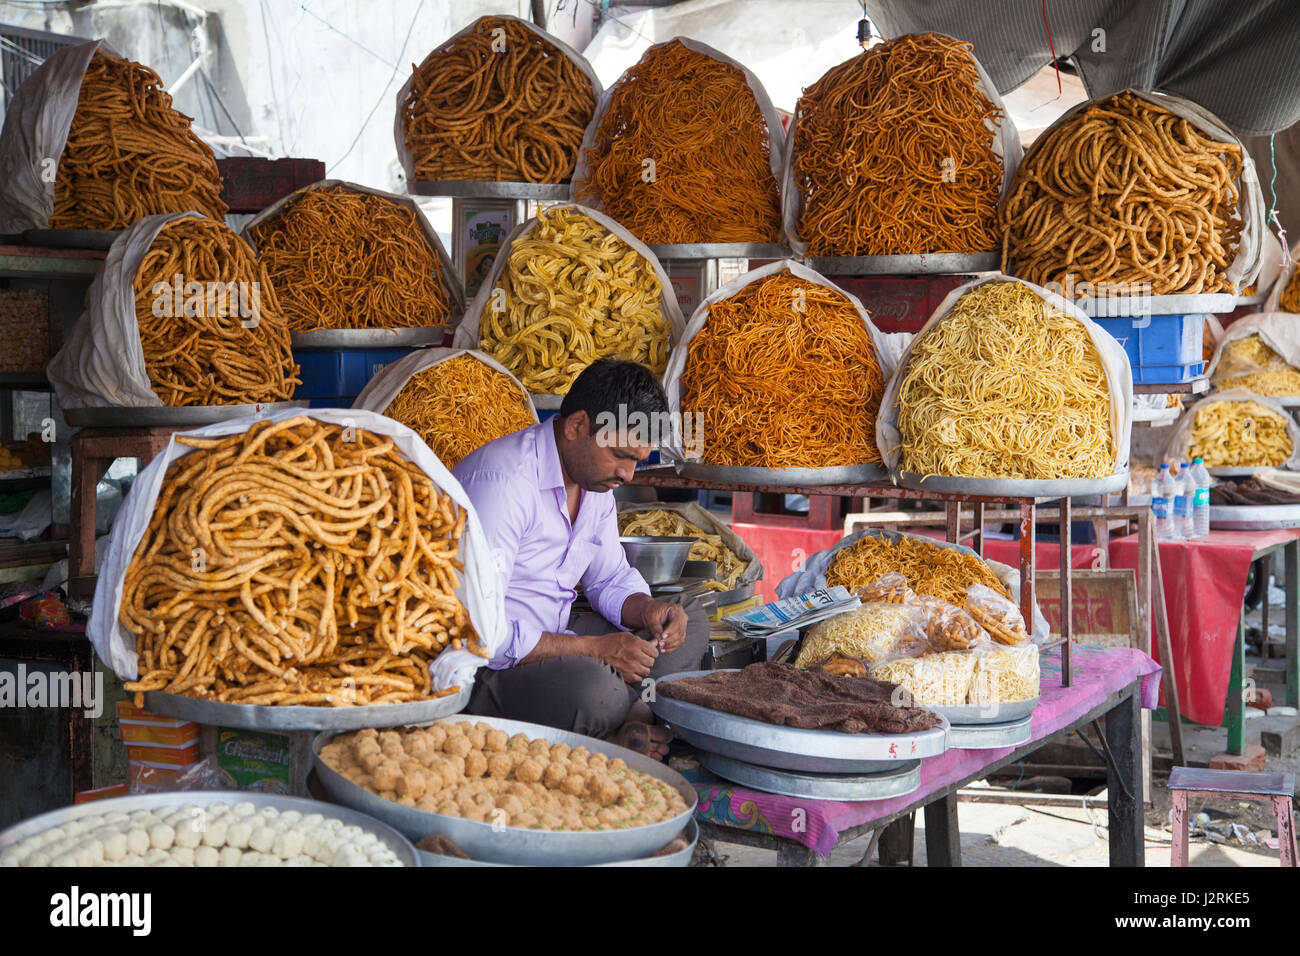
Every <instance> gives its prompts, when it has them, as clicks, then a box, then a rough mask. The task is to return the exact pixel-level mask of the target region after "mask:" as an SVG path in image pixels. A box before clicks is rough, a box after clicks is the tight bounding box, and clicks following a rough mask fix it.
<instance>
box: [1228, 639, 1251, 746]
mask: <svg viewBox="0 0 1300 956" xmlns="http://www.w3.org/2000/svg"><path fill="white" fill-rule="evenodd" d="M1244 620H1245V615H1244V613H1243V614H1242V615H1241V616H1240V617H1238V618H1237V642H1236V644H1234V645H1233V648H1232V671H1231V673H1229V674H1228V701H1227V706H1226V707H1225V709H1224V714H1223V726H1225V727H1227V728H1228V753H1230V754H1241V753H1245V752H1246V718H1245V715H1244V714H1243V713H1242V707H1243V703H1242V697H1243V692H1244V690H1245V689H1244V688H1243V687H1242V675H1243V674H1245V673H1246V628H1245V624H1244Z"/></svg>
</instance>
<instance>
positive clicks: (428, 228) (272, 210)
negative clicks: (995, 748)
mask: <svg viewBox="0 0 1300 956" xmlns="http://www.w3.org/2000/svg"><path fill="white" fill-rule="evenodd" d="M333 186H341V187H343V188H344V189H346V190H347V191H348V192H353V193H366V194H368V195H371V196H378V197H380V198H381V199H387V200H388V201H389V202H391V203H394V204H395V205H398V206H401V207H403V208H404V209H409V210H410V211H411V212H412V213H414V214H415V222H416V225H418V226H419V227H420V232H422V233H424V238H425V240H427V241H428V243H429V245H430V246H432V247H433V252H434V255H436V256H437V257H438V265H439V266H441V268H442V287H443V289H444V290H446V292H447V301H448V302H449V303H450V305H451V315H450V316H448V319H447V324H448V325H454V324H455V323H457V322H459V321H460V317H461V316H462V315H463V314H464V313H465V290H464V289H463V288H462V287H461V284H460V283H459V282H458V281H456V267H455V266H454V265H453V264H452V261H451V256H449V255H448V254H447V250H446V249H445V248H444V247H443V245H442V240H441V239H439V238H438V231H437V230H436V229H434V228H433V224H432V223H430V222H429V217H428V216H426V215H425V214H424V210H423V209H421V208H420V204H419V203H418V202H416V201H415V200H414V199H413V198H411V197H410V196H399V195H397V194H396V193H386V192H384V191H383V190H382V189H372V188H371V187H369V186H362V185H359V184H358V183H350V182H347V181H346V180H342V179H322V180H321V181H320V182H318V183H312V184H311V185H310V186H304V187H303V188H302V189H299V190H297V191H296V192H292V193H290V194H289V195H287V196H284V197H281V198H280V199H277V200H276V201H275V202H273V203H272V204H271V205H269V206H267V207H266V208H265V209H263V210H262V211H261V212H259V213H258V214H257V215H256V216H254V217H253V218H252V219H250V220H249V221H248V222H247V223H246V224H245V225H244V228H243V230H241V231H240V233H239V234H240V235H241V236H242V237H243V238H244V241H246V242H247V243H248V244H249V245H250V246H252V247H253V249H254V250H256V249H257V242H256V241H255V240H254V239H253V227H254V226H257V225H260V224H261V223H263V222H265V221H266V220H267V219H271V218H272V217H274V216H278V215H279V214H280V211H281V210H282V209H284V207H285V206H287V205H289V204H290V203H292V202H295V201H296V200H297V199H298V198H300V197H301V196H303V195H304V194H306V193H309V192H312V191H313V190H317V189H329V188H331V187H333ZM395 328H405V326H395Z"/></svg>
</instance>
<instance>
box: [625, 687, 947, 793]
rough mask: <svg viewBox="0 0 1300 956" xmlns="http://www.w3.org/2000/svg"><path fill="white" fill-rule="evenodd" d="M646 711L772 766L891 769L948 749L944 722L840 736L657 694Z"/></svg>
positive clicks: (703, 743)
mask: <svg viewBox="0 0 1300 956" xmlns="http://www.w3.org/2000/svg"><path fill="white" fill-rule="evenodd" d="M717 673H721V672H720V671H687V672H684V673H681V674H671V675H669V676H667V677H661V678H659V681H658V683H659V685H660V686H662V685H663V684H664V683H666V682H668V681H674V680H681V679H682V678H683V677H700V676H703V675H706V674H717ZM650 709H651V710H653V711H654V713H655V716H656V717H659V718H660V719H662V720H664V721H666V722H667V723H669V724H670V725H672V728H673V730H674V732H676V733H677V734H678V735H679V736H681V737H682V738H683V739H684V740H686V741H687V742H689V743H691V744H694V745H695V747H696V748H697V749H699V750H705V751H708V752H709V753H715V754H721V755H722V756H724V757H734V758H735V759H737V760H743V761H745V762H746V763H752V764H757V765H759V766H762V767H771V768H775V769H778V770H802V771H808V772H811V773H837V774H845V773H855V774H856V773H879V772H880V771H884V770H890V769H896V768H897V767H898V764H899V761H907V760H916V759H919V758H921V757H937V756H938V755H939V754H941V753H943V752H944V751H945V750H946V749H947V747H948V745H947V737H948V721H946V720H945V721H943V723H942V725H941V726H939V727H935V728H933V729H931V730H923V731H920V732H919V733H915V734H843V733H840V732H839V731H836V730H801V729H799V728H797V727H786V726H783V725H781V724H768V723H764V722H763V721H761V720H751V719H750V718H748V717H739V716H737V715H735V714H728V713H725V712H723V711H720V710H710V709H709V708H707V707H701V706H700V705H698V704H689V703H687V702H686V701H681V700H674V699H672V698H671V697H665V696H664V695H663V694H656V695H655V699H654V700H653V701H652V702H651V704H650Z"/></svg>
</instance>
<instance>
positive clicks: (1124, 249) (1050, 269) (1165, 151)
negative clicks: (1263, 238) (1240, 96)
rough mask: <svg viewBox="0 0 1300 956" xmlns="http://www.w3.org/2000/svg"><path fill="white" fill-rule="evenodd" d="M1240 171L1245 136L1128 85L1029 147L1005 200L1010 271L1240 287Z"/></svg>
mask: <svg viewBox="0 0 1300 956" xmlns="http://www.w3.org/2000/svg"><path fill="white" fill-rule="evenodd" d="M1241 171H1242V155H1241V147H1240V146H1238V145H1237V144H1235V143H1221V142H1218V141H1217V140H1214V139H1211V138H1210V137H1209V136H1207V135H1206V134H1205V133H1202V132H1201V131H1200V130H1198V129H1197V128H1196V127H1195V126H1193V125H1192V124H1191V123H1190V122H1188V121H1187V120H1185V119H1183V118H1182V117H1180V116H1177V115H1175V114H1174V113H1172V112H1170V111H1169V110H1167V109H1165V108H1164V107H1162V106H1159V105H1157V104H1155V103H1152V102H1150V101H1149V100H1146V99H1143V98H1142V97H1140V96H1135V95H1133V94H1131V93H1117V94H1116V95H1114V96H1111V97H1108V98H1107V99H1105V100H1102V101H1101V102H1099V103H1094V104H1093V105H1092V106H1089V107H1087V108H1086V109H1082V110H1080V111H1079V112H1077V113H1074V114H1073V115H1071V116H1068V117H1066V118H1065V119H1063V120H1061V121H1060V122H1058V123H1057V124H1056V125H1055V126H1053V127H1052V128H1051V129H1049V130H1048V131H1047V132H1046V133H1044V134H1043V135H1042V136H1040V137H1039V138H1038V139H1037V140H1036V141H1035V142H1034V145H1033V146H1032V147H1031V148H1030V150H1029V152H1028V154H1026V156H1025V158H1024V161H1023V162H1022V163H1021V164H1020V168H1019V169H1018V170H1017V171H1016V176H1015V179H1014V180H1013V181H1012V185H1011V191H1010V193H1009V194H1008V195H1007V198H1006V201H1005V202H1003V204H1002V206H1001V207H1000V209H999V211H998V226H999V229H1000V230H1001V233H1002V271H1003V272H1007V273H1010V274H1012V275H1016V276H1020V277H1021V278H1024V279H1028V280H1030V281H1031V282H1035V283H1037V284H1039V285H1047V284H1048V283H1049V282H1051V283H1059V284H1060V286H1061V287H1062V288H1064V289H1070V288H1076V289H1077V288H1078V287H1079V285H1080V284H1081V283H1085V282H1086V283H1090V284H1091V285H1092V286H1093V287H1094V288H1096V287H1102V288H1103V289H1105V288H1107V287H1110V288H1112V289H1113V290H1114V293H1113V294H1128V295H1141V294H1147V295H1174V294H1196V293H1210V292H1233V291H1235V290H1234V286H1233V283H1232V282H1230V281H1229V280H1228V278H1227V276H1226V275H1225V274H1224V273H1225V271H1226V270H1227V268H1228V266H1229V265H1230V264H1231V263H1232V260H1233V259H1234V258H1235V257H1236V255H1237V246H1238V242H1239V238H1240V234H1241V226H1242V223H1241V219H1240V216H1239V215H1238V212H1237V198H1238V187H1237V181H1238V178H1239V177H1240V175H1241ZM1125 289H1127V290H1128V291H1125ZM1068 297H1071V298H1078V297H1082V293H1077V294H1076V295H1073V296H1068Z"/></svg>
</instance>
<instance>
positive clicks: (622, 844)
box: [312, 717, 697, 866]
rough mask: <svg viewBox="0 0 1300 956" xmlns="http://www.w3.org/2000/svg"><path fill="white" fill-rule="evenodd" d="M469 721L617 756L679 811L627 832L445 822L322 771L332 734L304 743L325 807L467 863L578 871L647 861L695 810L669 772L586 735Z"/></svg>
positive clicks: (681, 780) (690, 795)
mask: <svg viewBox="0 0 1300 956" xmlns="http://www.w3.org/2000/svg"><path fill="white" fill-rule="evenodd" d="M473 720H474V722H475V723H488V724H491V725H492V726H493V727H496V728H499V729H501V730H504V731H505V732H506V733H508V734H510V735H512V736H513V735H514V734H526V735H527V736H528V737H530V738H532V739H537V738H539V737H540V738H542V739H544V740H547V741H549V742H551V743H553V744H558V743H564V744H569V745H570V746H572V747H586V748H587V749H588V750H589V751H591V752H592V753H603V754H607V755H608V756H610V757H622V758H623V760H624V761H625V762H626V763H627V765H628V766H629V767H631V768H632V769H633V770H639V771H641V772H642V773H647V774H649V775H650V776H652V777H657V778H658V779H660V780H663V781H665V782H666V783H668V784H670V785H672V787H673V788H674V789H676V790H677V792H678V793H680V794H681V795H682V798H683V799H684V800H685V801H686V809H685V810H684V811H683V812H681V813H679V814H677V816H675V817H672V818H671V819H668V820H664V821H662V822H660V823H652V824H650V825H649V826H643V827H633V828H630V829H627V830H596V831H585V832H573V831H566V830H524V829H521V828H519V827H505V828H502V829H495V828H494V827H493V826H492V824H490V823H478V822H476V821H474V820H466V819H464V818H462V817H448V816H443V815H442V814H440V813H430V812H428V811H427V810H420V809H417V808H415V807H406V806H403V805H402V804H400V803H396V802H394V801H392V800H385V799H384V798H383V797H381V796H379V795H378V794H374V793H371V792H370V791H368V790H365V789H363V788H362V787H359V786H357V785H356V784H355V783H353V782H352V781H351V780H348V779H347V778H346V777H344V776H343V775H341V774H339V773H337V772H335V771H334V770H332V769H330V768H329V767H327V766H325V763H324V762H323V761H322V760H321V759H320V751H321V748H322V747H324V746H325V745H326V744H327V743H329V742H330V741H331V740H333V739H334V737H335V736H337V734H336V733H333V732H330V733H323V734H318V735H317V736H316V739H315V740H313V741H312V753H313V755H314V757H315V759H314V766H315V769H316V777H317V779H318V780H319V781H320V785H321V788H322V789H323V790H324V791H325V794H326V795H327V796H328V797H329V799H330V800H331V801H332V802H334V803H340V804H342V805H343V806H346V807H352V808H353V809H356V810H360V811H362V812H363V813H368V814H370V815H372V816H374V817H375V818H376V819H379V820H382V821H384V822H385V823H388V824H390V825H391V826H393V827H395V828H396V829H398V830H399V831H401V832H402V833H403V834H405V835H406V836H408V837H410V838H411V839H412V840H419V839H421V838H422V837H424V836H426V835H428V834H430V833H441V834H442V835H443V836H445V837H447V839H449V840H451V841H452V842H453V843H455V844H456V845H457V846H458V847H460V848H461V849H462V850H464V851H465V852H466V853H468V854H469V855H470V856H471V857H474V858H475V859H478V860H484V861H487V862H489V863H513V864H516V865H520V866H586V865H588V864H592V863H614V862H617V861H620V860H630V859H635V858H638V857H643V856H649V855H650V854H651V853H654V852H655V851H656V850H658V849H660V848H662V847H665V846H667V845H668V844H669V843H671V842H672V840H673V838H674V837H675V836H677V834H679V833H681V832H682V830H683V829H684V828H685V826H686V821H687V820H689V819H690V818H691V815H692V814H693V813H694V812H695V803H696V800H697V795H696V792H695V788H694V787H692V786H691V785H690V784H689V783H687V782H686V778H685V777H683V776H682V775H681V774H679V773H678V772H677V771H675V770H671V769H669V768H668V767H666V766H664V765H663V764H661V763H660V762H659V761H657V760H652V759H650V758H649V757H646V756H643V755H642V754H638V753H635V752H633V751H631V750H627V749H626V748H623V747H617V746H615V745H614V744H610V743H606V742H605V741H603V740H596V739H595V738H594V737H584V736H583V735H582V734H575V733H571V732H569V731H567V730H557V729H556V728H554V727H543V726H541V725H539V724H529V723H525V722H524V721H522V720H506V719H505V718H502V717H474V718H473Z"/></svg>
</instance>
